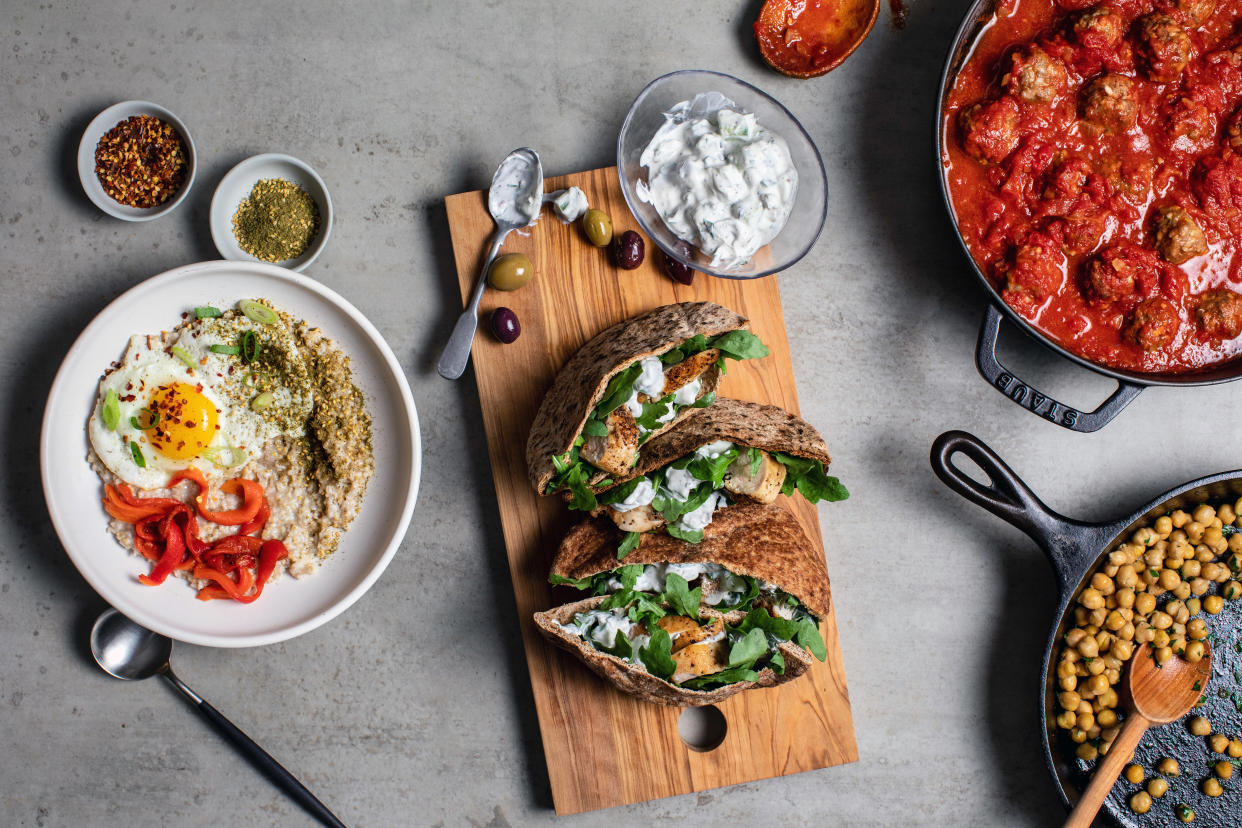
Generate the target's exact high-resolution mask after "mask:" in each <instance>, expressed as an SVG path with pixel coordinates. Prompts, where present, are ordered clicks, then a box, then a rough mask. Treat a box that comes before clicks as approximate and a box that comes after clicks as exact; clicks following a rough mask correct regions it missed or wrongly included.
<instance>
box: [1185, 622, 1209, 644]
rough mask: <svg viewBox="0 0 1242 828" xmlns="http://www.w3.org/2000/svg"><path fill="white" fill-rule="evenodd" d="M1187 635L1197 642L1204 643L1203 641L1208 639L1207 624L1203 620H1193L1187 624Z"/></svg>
mask: <svg viewBox="0 0 1242 828" xmlns="http://www.w3.org/2000/svg"><path fill="white" fill-rule="evenodd" d="M1186 635H1188V636H1190V637H1191V638H1193V639H1194V640H1195V641H1202V640H1203V639H1205V638H1207V637H1208V628H1207V622H1206V621H1204V620H1203V619H1202V618H1194V619H1191V620H1190V621H1189V622H1187V624H1186Z"/></svg>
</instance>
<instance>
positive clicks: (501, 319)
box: [492, 308, 522, 344]
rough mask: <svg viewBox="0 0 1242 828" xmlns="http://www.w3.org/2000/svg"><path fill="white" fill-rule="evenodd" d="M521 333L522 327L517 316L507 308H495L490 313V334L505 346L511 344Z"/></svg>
mask: <svg viewBox="0 0 1242 828" xmlns="http://www.w3.org/2000/svg"><path fill="white" fill-rule="evenodd" d="M521 333H522V325H521V323H519V322H518V318H517V314H516V313H514V312H513V311H511V310H509V309H508V308H496V310H494V311H492V334H493V335H494V336H495V337H496V338H497V339H499V340H500V341H501V342H504V343H506V344H508V343H510V342H513V341H514V340H515V339H517V338H518V336H520V335H521Z"/></svg>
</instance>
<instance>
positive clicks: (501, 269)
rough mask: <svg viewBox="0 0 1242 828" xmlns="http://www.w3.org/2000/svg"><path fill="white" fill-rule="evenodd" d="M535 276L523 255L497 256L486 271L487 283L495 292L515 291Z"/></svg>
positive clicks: (528, 261) (533, 270) (528, 260)
mask: <svg viewBox="0 0 1242 828" xmlns="http://www.w3.org/2000/svg"><path fill="white" fill-rule="evenodd" d="M534 275H535V269H534V267H532V266H531V263H530V259H528V258H527V257H526V254H525V253H506V254H504V255H503V256H497V257H496V260H495V261H493V262H492V266H491V267H490V268H488V270H487V283H488V284H490V285H491V286H492V287H494V288H496V289H497V290H517V289H518V288H520V287H522V286H523V285H525V284H526V283H527V282H529V281H530V279H531V277H532V276H534Z"/></svg>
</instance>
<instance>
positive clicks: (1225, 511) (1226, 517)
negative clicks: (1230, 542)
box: [1216, 503, 1238, 523]
mask: <svg viewBox="0 0 1242 828" xmlns="http://www.w3.org/2000/svg"><path fill="white" fill-rule="evenodd" d="M1216 516H1217V517H1218V518H1220V519H1221V520H1222V521H1224V522H1225V523H1233V522H1234V521H1235V520H1237V519H1238V513H1237V512H1235V511H1234V510H1233V507H1232V506H1230V505H1229V504H1228V503H1222V504H1221V505H1220V508H1219V509H1217V510H1216Z"/></svg>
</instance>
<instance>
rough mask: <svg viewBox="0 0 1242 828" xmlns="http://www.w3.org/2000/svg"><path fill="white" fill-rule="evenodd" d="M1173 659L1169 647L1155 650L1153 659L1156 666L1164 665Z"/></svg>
mask: <svg viewBox="0 0 1242 828" xmlns="http://www.w3.org/2000/svg"><path fill="white" fill-rule="evenodd" d="M1172 657H1173V650H1172V649H1171V648H1169V647H1161V648H1160V649H1158V650H1156V653H1155V659H1156V663H1157V664H1161V665H1163V664H1165V663H1167V662H1168V660H1169V659H1171V658H1172Z"/></svg>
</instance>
